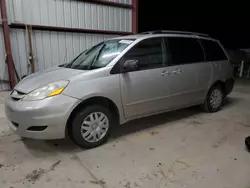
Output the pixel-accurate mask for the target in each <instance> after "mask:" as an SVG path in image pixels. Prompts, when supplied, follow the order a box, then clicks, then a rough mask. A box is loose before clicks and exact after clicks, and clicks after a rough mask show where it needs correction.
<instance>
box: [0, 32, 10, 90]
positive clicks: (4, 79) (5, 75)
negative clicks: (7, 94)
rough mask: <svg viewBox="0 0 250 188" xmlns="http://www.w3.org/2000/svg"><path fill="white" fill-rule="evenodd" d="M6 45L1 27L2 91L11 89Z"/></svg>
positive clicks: (0, 81)
mask: <svg viewBox="0 0 250 188" xmlns="http://www.w3.org/2000/svg"><path fill="white" fill-rule="evenodd" d="M5 57H6V53H5V47H4V39H3V29H2V28H0V91H3V90H7V89H9V84H8V80H9V75H8V67H7V64H6V63H5Z"/></svg>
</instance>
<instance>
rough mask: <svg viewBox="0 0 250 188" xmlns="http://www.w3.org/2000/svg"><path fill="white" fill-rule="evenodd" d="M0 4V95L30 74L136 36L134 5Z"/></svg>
mask: <svg viewBox="0 0 250 188" xmlns="http://www.w3.org/2000/svg"><path fill="white" fill-rule="evenodd" d="M0 3H1V8H0V11H1V16H2V19H1V22H0V24H1V26H2V27H0V90H6V89H9V88H10V86H14V85H15V83H16V82H17V81H18V78H21V77H22V76H24V75H27V74H30V73H32V72H33V71H40V70H43V69H46V68H50V67H52V66H56V65H59V64H62V63H64V62H68V61H70V60H72V59H73V57H75V56H76V55H77V54H79V53H80V52H81V51H83V50H85V49H87V48H89V47H90V46H92V45H94V44H96V43H98V42H100V41H103V40H105V39H108V38H111V37H116V36H119V35H129V34H132V33H136V32H137V12H138V11H137V10H138V0H0ZM12 59H13V61H12ZM13 63H14V64H13ZM13 65H14V66H13Z"/></svg>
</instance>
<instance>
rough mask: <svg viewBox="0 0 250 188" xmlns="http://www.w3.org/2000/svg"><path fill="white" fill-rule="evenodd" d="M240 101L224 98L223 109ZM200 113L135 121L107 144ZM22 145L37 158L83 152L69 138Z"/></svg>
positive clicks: (181, 112)
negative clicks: (42, 155) (58, 153)
mask: <svg viewBox="0 0 250 188" xmlns="http://www.w3.org/2000/svg"><path fill="white" fill-rule="evenodd" d="M240 100H241V99H240V98H235V97H228V98H225V100H224V103H223V109H226V108H229V107H230V106H232V105H235V104H237V103H238V102H239V101H240ZM202 113H204V112H203V110H202V109H201V107H200V106H194V107H189V108H184V109H180V110H175V111H170V112H166V113H162V114H158V115H153V116H149V117H145V118H140V119H136V120H133V121H130V122H128V123H126V124H124V125H122V126H116V127H114V128H113V131H112V134H111V139H110V140H109V142H112V141H113V140H116V139H119V138H120V137H122V136H126V135H129V134H132V133H135V132H139V131H142V130H147V129H151V128H153V127H159V126H168V124H169V125H170V124H171V123H172V122H175V121H178V120H181V119H185V118H188V117H191V116H197V115H199V114H202ZM23 143H24V144H25V145H26V146H27V148H29V149H31V150H32V151H33V152H32V153H33V154H34V155H36V156H39V157H40V156H41V154H40V152H38V151H42V152H43V153H45V155H48V154H49V153H51V155H54V154H55V153H56V152H67V153H71V152H79V151H82V150H83V149H82V148H79V147H78V146H77V145H76V144H74V143H73V142H72V141H71V140H70V139H69V138H67V139H60V140H48V141H43V140H32V139H24V140H23Z"/></svg>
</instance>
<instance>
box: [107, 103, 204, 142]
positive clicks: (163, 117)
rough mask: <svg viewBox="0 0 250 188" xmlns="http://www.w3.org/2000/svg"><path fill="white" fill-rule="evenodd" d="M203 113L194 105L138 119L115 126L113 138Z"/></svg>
mask: <svg viewBox="0 0 250 188" xmlns="http://www.w3.org/2000/svg"><path fill="white" fill-rule="evenodd" d="M201 113H203V111H202V110H201V108H200V106H194V107H189V108H184V109H180V110H175V111H170V112H165V113H162V114H158V115H152V116H149V117H145V118H140V119H136V120H133V121H130V122H128V123H125V124H124V125H122V126H120V127H118V128H114V131H113V133H112V136H111V138H113V139H117V138H119V137H122V136H125V135H128V134H131V133H134V132H139V131H142V130H147V129H150V128H153V127H159V126H166V124H168V123H169V124H170V123H172V122H174V121H177V120H180V119H185V118H188V117H191V116H195V115H198V114H201Z"/></svg>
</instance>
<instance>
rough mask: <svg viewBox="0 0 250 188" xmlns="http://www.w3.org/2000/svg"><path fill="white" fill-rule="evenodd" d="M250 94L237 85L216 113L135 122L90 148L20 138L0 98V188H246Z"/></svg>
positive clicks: (249, 162)
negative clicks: (14, 131)
mask: <svg viewBox="0 0 250 188" xmlns="http://www.w3.org/2000/svg"><path fill="white" fill-rule="evenodd" d="M248 87H249V88H250V85H249V86H248ZM249 88H247V87H246V86H245V85H240V84H239V85H238V86H237V87H236V89H235V91H234V92H233V93H232V94H231V95H230V97H229V98H228V99H227V100H226V101H225V106H224V107H223V110H221V111H220V112H218V113H214V114H207V113H203V112H201V111H200V110H199V108H197V107H195V108H189V109H184V110H179V111H175V112H170V113H165V114H162V115H157V116H153V117H150V118H145V119H141V120H137V121H133V122H131V123H129V124H127V125H125V126H123V127H120V129H117V130H116V131H115V133H114V135H113V136H112V138H111V139H110V140H109V142H108V143H107V144H105V145H103V146H101V147H99V148H96V149H92V150H82V149H80V148H78V147H77V146H75V145H74V144H73V143H71V142H70V141H68V140H55V141H38V140H30V139H20V138H19V137H18V136H17V135H15V134H13V133H12V132H10V131H9V128H8V127H7V124H6V118H5V115H4V105H3V104H4V98H5V97H6V95H7V93H0V188H27V187H35V188H36V187H37V188H41V187H47V188H69V187H70V188H71V187H72V188H83V187H86V188H92V187H93V188H94V187H97V188H98V187H99V188H100V187H105V188H137V187H143V188H155V187H156V188H157V187H171V188H177V187H178V188H182V187H190V188H196V187H197V188H201V187H202V188H211V187H216V188H249V187H250V153H248V152H247V151H246V150H245V147H244V139H245V137H246V136H248V135H250V95H249V94H250V89H249Z"/></svg>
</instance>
